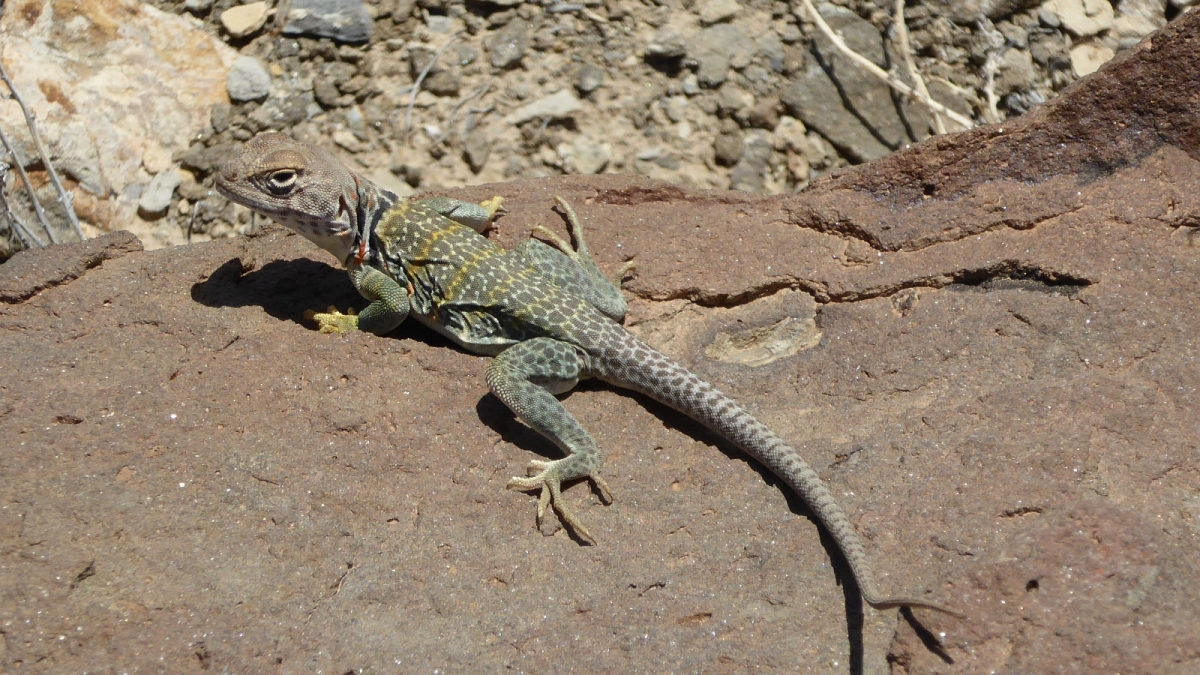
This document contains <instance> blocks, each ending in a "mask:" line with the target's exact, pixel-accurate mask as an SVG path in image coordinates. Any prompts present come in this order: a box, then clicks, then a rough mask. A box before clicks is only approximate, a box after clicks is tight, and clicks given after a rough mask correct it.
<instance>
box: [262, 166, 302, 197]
mask: <svg viewBox="0 0 1200 675" xmlns="http://www.w3.org/2000/svg"><path fill="white" fill-rule="evenodd" d="M295 185H296V172H295V171H293V170H291V169H281V170H279V171H276V172H275V173H273V174H271V175H270V176H267V189H268V190H270V191H271V193H272V194H276V195H285V194H287V193H288V192H291V190H292V188H293V187H295Z"/></svg>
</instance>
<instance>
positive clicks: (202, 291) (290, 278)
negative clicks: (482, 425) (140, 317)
mask: <svg viewBox="0 0 1200 675" xmlns="http://www.w3.org/2000/svg"><path fill="white" fill-rule="evenodd" d="M191 294H192V299H193V300H195V301H196V302H199V303H200V304H203V305H207V306H209V307H261V308H262V309H263V311H264V312H266V313H267V314H268V315H270V316H271V317H273V318H275V319H279V320H280V321H291V322H293V323H296V324H300V325H303V326H305V327H306V328H308V329H310V330H311V329H312V328H313V322H311V321H307V320H306V319H305V318H304V313H305V312H306V311H308V310H310V309H312V310H317V311H321V310H324V309H325V308H326V307H330V306H332V307H336V308H337V309H338V310H340V311H346V309H348V308H350V307H355V308H357V309H362V308H363V307H365V306H366V300H365V299H364V298H363V297H362V295H359V293H358V291H357V290H355V288H354V285H353V284H351V283H350V278H349V277H348V276H347V275H346V271H345V270H343V269H340V268H336V267H333V266H332V265H329V264H328V263H324V262H320V261H317V260H310V259H308V258H296V259H293V260H274V261H272V262H269V263H267V264H266V265H263V266H262V267H261V268H257V269H256V268H255V267H254V266H253V265H252V264H248V263H246V262H244V261H243V260H242V259H241V258H232V259H230V260H228V261H226V262H225V263H223V264H222V265H221V266H220V267H218V268H217V269H215V270H213V273H212V274H210V275H209V276H208V278H207V279H205V280H204V281H201V282H197V283H195V284H193V285H192V289H191ZM386 337H387V338H389V339H413V340H417V341H419V342H424V343H426V344H428V345H431V346H435V347H447V348H450V349H457V347H456V346H455V345H454V344H453V343H451V342H450V341H449V340H447V339H446V338H444V337H442V336H441V335H438V334H437V333H435V332H434V331H432V330H430V329H429V328H426V327H425V326H423V325H421V324H420V323H418V322H416V321H405V322H404V323H402V324H401V325H400V327H399V328H397V329H396V330H394V331H392V332H391V333H389V334H388V335H387V336H386Z"/></svg>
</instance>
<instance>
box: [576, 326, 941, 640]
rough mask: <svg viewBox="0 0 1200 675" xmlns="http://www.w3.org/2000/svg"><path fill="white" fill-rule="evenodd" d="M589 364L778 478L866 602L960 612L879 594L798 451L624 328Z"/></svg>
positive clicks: (837, 510)
mask: <svg viewBox="0 0 1200 675" xmlns="http://www.w3.org/2000/svg"><path fill="white" fill-rule="evenodd" d="M591 366H592V373H593V375H594V376H595V377H598V378H600V379H602V380H605V381H606V382H610V383H612V384H615V385H617V386H620V387H623V388H626V389H632V390H634V391H637V392H640V393H642V394H645V395H647V396H649V397H651V398H653V399H655V400H656V401H659V402H660V403H663V404H665V405H668V406H670V407H672V408H674V409H675V410H678V411H680V412H682V413H683V414H685V415H687V416H689V417H692V418H693V419H696V420H698V421H700V422H702V423H703V424H704V425H705V426H707V427H709V428H710V429H712V430H713V431H716V432H717V433H719V434H721V435H722V436H724V437H725V438H726V439H728V440H729V441H730V442H732V443H733V444H734V445H736V446H738V447H739V448H741V449H742V450H743V451H744V452H746V453H747V454H749V455H750V456H751V457H754V458H755V459H757V460H758V461H759V462H762V463H763V465H765V466H766V467H767V468H768V469H770V470H771V471H772V472H773V473H774V474H775V475H777V476H779V477H780V478H781V479H783V481H784V482H785V483H787V484H788V485H789V486H790V487H791V488H792V490H794V491H795V492H796V494H798V495H800V497H801V498H802V499H803V500H804V501H805V503H806V504H808V506H809V508H810V509H812V511H813V513H814V514H816V516H817V518H819V519H820V521H821V523H822V524H823V525H824V526H825V529H826V530H827V531H828V532H829V533H830V534H831V535H832V536H833V540H834V541H835V542H836V543H837V546H838V548H839V549H841V551H842V554H843V555H844V556H845V557H846V561H847V562H848V563H849V564H850V569H851V571H852V572H853V574H854V578H855V580H856V581H857V582H858V587H859V591H860V592H861V594H862V597H863V600H865V601H866V602H867V604H869V605H871V606H872V607H874V608H876V609H887V608H892V607H924V608H927V609H933V610H937V611H940V612H945V613H947V614H951V615H954V616H959V617H961V616H962V614H961V613H960V612H957V611H955V610H953V609H950V608H949V607H945V606H943V605H940V604H938V603H935V602H931V601H928V600H920V599H917V598H906V597H885V596H883V595H881V594H880V593H879V591H878V589H877V588H876V587H875V576H874V575H873V574H872V573H871V567H870V564H869V562H868V560H867V556H866V553H865V552H864V550H863V544H862V540H861V539H860V538H859V536H858V533H857V532H856V531H855V530H854V527H853V526H852V525H851V524H850V521H849V519H848V518H846V514H845V513H844V512H843V511H842V508H841V507H840V506H838V503H837V501H836V500H835V499H834V498H833V495H832V494H831V493H830V492H829V488H827V487H826V486H825V483H824V482H822V481H821V478H820V476H818V475H817V474H816V472H815V471H813V470H812V468H810V467H809V466H808V464H807V463H806V462H805V461H804V459H803V458H802V457H800V453H798V452H797V451H796V450H795V449H794V448H792V447H791V446H789V445H788V444H787V443H785V442H784V441H783V439H781V438H779V436H777V435H776V434H775V433H774V432H773V431H771V430H770V429H768V428H767V426H766V425H765V424H763V423H762V422H759V421H758V420H757V419H755V418H754V416H753V415H751V414H750V413H748V412H746V410H745V409H743V408H742V407H741V406H739V405H738V404H737V403H735V402H734V401H733V399H731V398H729V397H728V396H726V395H725V394H722V393H721V392H720V391H718V390H717V388H716V387H714V386H712V385H711V384H709V383H708V382H705V381H704V380H702V379H700V378H699V377H698V376H696V375H695V374H693V373H692V372H691V371H689V370H688V369H686V368H684V367H683V366H681V365H680V364H678V363H676V362H675V361H673V360H671V359H670V358H669V357H667V356H665V355H664V354H662V353H660V352H659V351H657V350H655V349H654V348H653V347H650V346H649V345H647V344H646V343H644V342H642V341H641V340H639V339H637V338H636V337H634V336H633V335H630V334H629V333H626V332H625V331H613V332H612V334H611V339H610V340H609V341H607V343H606V344H605V345H604V346H603V347H602V348H600V349H598V350H596V351H595V352H593V354H592V355H591Z"/></svg>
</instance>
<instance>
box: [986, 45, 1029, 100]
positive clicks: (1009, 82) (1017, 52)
mask: <svg viewBox="0 0 1200 675" xmlns="http://www.w3.org/2000/svg"><path fill="white" fill-rule="evenodd" d="M1036 77H1037V73H1036V72H1034V70H1033V57H1031V56H1030V55H1029V52H1027V51H1025V50H1023V49H1010V50H1008V51H1006V52H1005V53H1004V58H1003V59H1002V60H1001V62H1000V73H999V77H997V78H996V93H997V94H999V95H1000V96H1005V95H1007V94H1010V93H1012V92H1014V91H1025V90H1027V89H1029V88H1031V87H1032V86H1033V81H1034V78H1036Z"/></svg>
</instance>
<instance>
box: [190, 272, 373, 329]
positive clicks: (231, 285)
mask: <svg viewBox="0 0 1200 675" xmlns="http://www.w3.org/2000/svg"><path fill="white" fill-rule="evenodd" d="M191 290H192V299H193V300H195V301H196V302H199V303H200V304H202V305H207V306H209V307H262V309H263V311H265V312H266V313H267V314H269V315H270V316H272V317H274V318H276V319H279V320H281V321H292V322H295V323H301V322H302V321H303V319H304V312H305V310H309V309H324V308H325V307H328V306H330V305H334V306H337V307H339V308H341V309H342V310H345V309H346V308H347V307H348V306H350V305H352V304H354V303H355V302H357V301H358V300H359V299H360V298H361V297H362V296H360V295H359V294H358V291H356V290H354V286H353V285H352V284H351V283H350V279H349V278H348V277H347V276H346V273H345V272H344V271H341V270H337V269H334V268H333V267H331V266H329V265H328V264H326V263H323V262H318V261H316V260H309V259H308V258H297V259H294V260H274V261H272V262H270V263H267V264H266V265H264V266H262V267H261V268H257V269H256V268H255V267H254V265H253V264H252V263H247V262H244V261H243V260H242V259H241V258H232V259H230V260H228V261H227V262H225V263H223V264H222V265H221V266H220V267H218V268H217V269H215V270H213V272H212V274H210V275H209V276H208V278H207V279H205V280H204V281H200V282H197V283H195V284H193V285H192V289H191Z"/></svg>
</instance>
